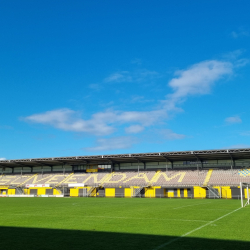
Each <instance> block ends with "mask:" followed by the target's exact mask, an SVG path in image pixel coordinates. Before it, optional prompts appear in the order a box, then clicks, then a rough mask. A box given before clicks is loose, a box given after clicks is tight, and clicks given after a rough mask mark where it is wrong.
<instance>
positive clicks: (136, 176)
mask: <svg viewBox="0 0 250 250" xmlns="http://www.w3.org/2000/svg"><path fill="white" fill-rule="evenodd" d="M133 179H144V180H145V181H146V182H149V179H148V177H147V175H146V174H145V173H140V175H139V176H138V175H137V174H136V175H135V176H133V177H131V178H129V179H127V180H126V181H124V183H125V182H128V181H131V180H133Z"/></svg>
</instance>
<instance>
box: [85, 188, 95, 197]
mask: <svg viewBox="0 0 250 250" xmlns="http://www.w3.org/2000/svg"><path fill="white" fill-rule="evenodd" d="M95 189H96V187H90V189H89V191H88V193H87V196H90V197H93V196H95V192H94V191H95Z"/></svg>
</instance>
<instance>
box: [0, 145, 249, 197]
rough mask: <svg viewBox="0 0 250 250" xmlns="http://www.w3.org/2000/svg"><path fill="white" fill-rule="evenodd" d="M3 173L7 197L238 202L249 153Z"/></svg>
mask: <svg viewBox="0 0 250 250" xmlns="http://www.w3.org/2000/svg"><path fill="white" fill-rule="evenodd" d="M0 171H1V172H0V196H5V197H6V196H27V197H28V196H29V197H34V196H42V197H50V196H52V197H53V196H58V197H62V196H71V197H84V196H85V197H86V196H87V197H150V198H154V197H160V198H165V197H166V198H178V197H179V198H236V199H239V197H240V183H241V182H242V183H243V182H244V183H245V182H248V183H250V148H244V149H221V150H203V151H179V152H161V153H141V154H116V155H94V156H77V157H55V158H37V159H20V160H2V161H0ZM243 195H244V196H245V197H247V194H246V190H245V192H244V194H243Z"/></svg>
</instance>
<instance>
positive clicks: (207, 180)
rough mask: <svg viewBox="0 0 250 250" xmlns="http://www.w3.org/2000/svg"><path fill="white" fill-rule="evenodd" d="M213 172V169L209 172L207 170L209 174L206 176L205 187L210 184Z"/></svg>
mask: <svg viewBox="0 0 250 250" xmlns="http://www.w3.org/2000/svg"><path fill="white" fill-rule="evenodd" d="M212 173H213V169H209V170H208V172H207V176H206V178H205V180H204V183H203V186H204V187H206V186H207V184H208V182H209V180H210V178H211V175H212Z"/></svg>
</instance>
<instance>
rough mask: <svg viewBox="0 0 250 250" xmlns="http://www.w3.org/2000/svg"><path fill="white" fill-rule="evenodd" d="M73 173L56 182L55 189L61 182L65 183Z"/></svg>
mask: <svg viewBox="0 0 250 250" xmlns="http://www.w3.org/2000/svg"><path fill="white" fill-rule="evenodd" d="M73 174H74V173H71V174H69V175H68V176H67V177H66V178H64V179H63V180H62V181H60V182H58V183H57V184H56V185H55V187H58V186H60V185H61V184H62V183H63V182H65V181H67V180H68V179H69V178H70V177H71V176H72V175H73Z"/></svg>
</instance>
